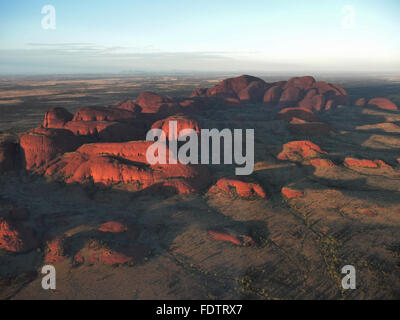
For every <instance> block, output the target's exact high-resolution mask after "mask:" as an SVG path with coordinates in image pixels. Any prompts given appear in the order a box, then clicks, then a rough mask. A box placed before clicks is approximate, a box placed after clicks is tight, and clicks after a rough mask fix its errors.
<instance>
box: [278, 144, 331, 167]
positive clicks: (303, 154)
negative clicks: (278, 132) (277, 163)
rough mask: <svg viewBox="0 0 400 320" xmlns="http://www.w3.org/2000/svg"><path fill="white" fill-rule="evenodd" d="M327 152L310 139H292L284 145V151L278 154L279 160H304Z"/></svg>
mask: <svg viewBox="0 0 400 320" xmlns="http://www.w3.org/2000/svg"><path fill="white" fill-rule="evenodd" d="M323 154H327V152H325V151H323V150H322V149H321V148H320V147H319V146H318V145H316V144H315V143H312V142H310V141H292V142H289V143H286V144H285V145H284V146H283V150H282V152H281V153H280V154H279V155H278V157H277V158H278V159H279V160H289V161H294V162H302V161H304V160H310V159H312V158H318V157H320V156H321V155H323Z"/></svg>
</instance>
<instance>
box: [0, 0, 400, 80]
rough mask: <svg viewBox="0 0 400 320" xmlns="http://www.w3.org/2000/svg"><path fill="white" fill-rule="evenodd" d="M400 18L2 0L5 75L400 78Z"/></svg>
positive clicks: (377, 1)
mask: <svg viewBox="0 0 400 320" xmlns="http://www.w3.org/2000/svg"><path fill="white" fill-rule="evenodd" d="M47 4H50V5H53V6H54V7H55V9H56V29H55V30H45V29H43V28H42V25H41V21H42V18H43V17H44V15H43V14H41V9H42V7H43V6H44V5H47ZM346 5H347V6H352V8H354V24H353V25H352V26H350V27H349V25H347V27H346V26H345V25H344V24H343V19H344V15H343V12H342V10H343V8H344V6H346ZM399 17H400V2H399V1H398V0H351V1H350V0H348V1H342V0H325V1H321V0H319V1H316V0H305V1H297V0H280V1H276V0H274V1H268V0H263V1H262V0H247V1H243V0H240V1H238V0H202V1H191V0H146V1H144V0H138V1H137V0H115V1H111V0H68V1H65V0H46V1H42V0H13V1H8V0H0V73H87V72H90V73H92V72H113V73H118V72H121V71H126V70H141V71H161V72H168V71H191V70H193V71H205V72H207V71H224V72H225V71H230V72H236V71H238V72H241V71H243V72H246V71H248V72H254V71H258V72H268V71H271V72H279V71H284V72H288V71H309V72H324V71H326V72H344V71H347V72H365V71H370V72H376V71H382V72H399V73H400V40H399V39H400V36H399V34H400V19H399Z"/></svg>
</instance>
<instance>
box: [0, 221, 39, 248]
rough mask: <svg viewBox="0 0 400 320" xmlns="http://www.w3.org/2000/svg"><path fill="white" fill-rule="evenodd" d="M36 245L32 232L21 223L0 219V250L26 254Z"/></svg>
mask: <svg viewBox="0 0 400 320" xmlns="http://www.w3.org/2000/svg"><path fill="white" fill-rule="evenodd" d="M37 245H38V241H37V239H36V237H35V236H34V233H33V230H32V229H31V228H29V227H27V226H25V225H24V224H23V223H22V222H16V221H13V220H11V219H6V218H4V217H0V249H4V250H6V251H10V252H16V253H20V252H27V251H30V250H32V249H34V248H36V247H37Z"/></svg>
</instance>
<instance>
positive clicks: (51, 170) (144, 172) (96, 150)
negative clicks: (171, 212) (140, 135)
mask: <svg viewBox="0 0 400 320" xmlns="http://www.w3.org/2000/svg"><path fill="white" fill-rule="evenodd" d="M151 144H152V142H148V141H132V142H127V143H98V144H87V145H83V146H82V147H80V148H79V149H78V150H77V151H76V152H73V153H67V154H64V155H63V156H62V157H61V158H60V159H59V160H58V161H55V162H53V163H52V164H51V165H50V166H49V167H48V168H47V170H46V175H49V176H55V177H60V178H62V179H63V180H64V181H65V182H66V183H74V182H75V183H86V182H94V183H98V184H103V185H107V186H111V185H115V184H120V183H123V184H125V185H130V186H131V187H133V188H134V189H135V190H137V191H139V190H144V189H149V188H151V189H154V188H157V189H158V188H159V189H167V190H171V191H174V192H177V193H180V194H182V193H192V192H196V191H198V190H200V189H202V188H204V187H205V186H206V185H207V184H208V181H209V173H208V170H207V169H206V168H205V167H203V166H200V165H196V166H194V165H183V164H179V163H178V164H156V165H150V164H148V163H147V160H146V151H147V149H148V147H149V146H150V145H151ZM167 154H168V151H167Z"/></svg>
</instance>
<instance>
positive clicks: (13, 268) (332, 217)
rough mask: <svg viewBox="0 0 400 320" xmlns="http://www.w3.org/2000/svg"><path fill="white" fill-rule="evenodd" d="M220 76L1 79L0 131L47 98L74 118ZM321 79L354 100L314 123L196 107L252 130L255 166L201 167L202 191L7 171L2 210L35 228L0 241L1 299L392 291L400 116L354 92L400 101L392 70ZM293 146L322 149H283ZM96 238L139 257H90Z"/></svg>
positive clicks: (399, 201) (22, 122)
mask: <svg viewBox="0 0 400 320" xmlns="http://www.w3.org/2000/svg"><path fill="white" fill-rule="evenodd" d="M224 78H227V76H225V75H221V76H198V77H194V76H193V77H190V76H176V77H156V76H143V77H117V76H115V77H107V76H104V77H97V78H95V77H64V78H61V77H53V78H49V77H43V78H33V77H32V78H18V77H16V78H3V79H2V80H1V81H0V131H1V133H2V135H3V137H5V136H8V137H9V136H10V135H11V136H13V139H15V140H18V139H19V137H20V136H21V135H22V134H23V133H24V132H26V131H27V130H29V129H32V128H35V127H37V126H39V125H40V124H41V123H42V122H43V118H44V113H45V112H46V111H48V110H49V109H51V108H53V107H62V108H65V109H67V110H68V111H70V112H71V113H75V112H76V111H77V110H78V109H80V108H82V107H90V106H99V105H102V106H104V105H111V104H114V103H115V102H117V101H121V100H127V99H135V98H136V97H137V96H138V95H139V93H140V92H142V91H152V92H156V93H158V94H160V95H163V96H164V95H168V96H172V97H187V96H190V94H191V92H192V91H193V90H194V89H196V88H201V87H212V86H214V85H216V84H217V83H218V82H219V81H220V80H222V79H224ZM262 78H263V79H264V80H266V81H267V82H274V81H279V80H287V79H289V77H286V76H285V77H271V76H269V77H262ZM316 78H317V77H316ZM318 80H321V77H318ZM322 80H327V81H329V82H332V83H336V84H339V85H340V86H341V87H343V88H344V89H346V90H347V92H348V93H349V101H348V103H346V104H341V105H337V106H335V107H334V108H330V109H327V110H324V111H323V112H322V111H321V112H317V111H315V112H313V113H312V114H315V115H316V116H317V117H318V118H319V119H318V121H316V123H317V124H316V125H315V130H316V131H315V132H313V130H311V131H309V129H307V130H305V131H304V130H302V129H299V128H302V125H303V124H304V123H303V122H304V119H301V117H300V119H297V117H296V119H294V120H293V119H290V120H291V121H290V122H288V121H286V120H285V119H283V118H282V117H279V116H277V114H278V113H279V112H280V110H281V109H280V108H278V107H270V106H266V105H265V104H263V103H253V102H249V103H246V104H244V105H241V106H236V107H235V106H234V107H220V108H217V107H215V108H211V109H206V110H205V112H202V113H200V114H196V119H197V120H198V122H199V123H200V124H202V126H203V127H206V128H217V129H223V128H231V129H234V128H242V129H255V171H254V173H253V174H252V175H251V176H248V177H236V176H235V172H234V169H235V166H233V165H213V166H209V168H208V170H209V171H210V181H209V182H208V183H207V185H206V186H205V187H203V188H202V189H201V190H200V191H198V192H194V193H185V194H175V193H172V192H169V191H168V190H163V191H157V192H141V191H136V190H135V191H131V190H129V188H128V189H127V188H126V187H124V186H122V185H121V184H113V185H112V186H110V185H105V186H102V185H98V184H93V183H71V184H70V183H65V181H60V180H57V179H51V178H49V177H48V176H46V175H43V174H38V173H37V172H32V171H29V170H24V169H15V170H10V171H8V172H6V173H4V174H3V175H0V216H4V217H6V218H7V217H9V219H11V220H13V221H14V222H15V221H16V222H15V223H17V224H18V223H20V224H22V223H23V224H24V225H25V226H28V227H29V228H31V229H32V230H33V233H34V238H35V241H36V242H37V243H35V245H33V248H30V250H27V251H24V252H12V251H10V250H4V249H0V298H1V299H399V298H400V111H399V110H397V111H396V110H384V109H379V108H377V107H376V106H371V105H368V104H366V105H364V106H356V105H355V102H356V101H357V100H358V99H359V98H362V97H364V98H366V101H368V100H369V99H370V98H374V97H383V98H389V99H390V100H392V101H393V102H394V103H395V104H397V105H398V106H400V78H394V77H381V76H379V77H378V76H376V77H374V76H371V77H368V78H367V77H365V78H356V77H342V78H341V77H339V76H338V77H336V78H335V79H332V78H329V79H328V78H327V79H324V78H322ZM298 126H300V127H298ZM307 128H308V127H307ZM311 128H314V126H311ZM327 128H328V129H327ZM297 129H299V130H297ZM293 141H297V142H298V141H309V142H312V143H313V145H315V146H317V147H319V148H320V149H313V148H314V147H313V146H312V147H311V150H313V152H314V151H315V153H314V154H313V155H311V156H310V155H309V154H307V155H306V154H305V152H304V150H300V149H296V148H298V147H299V145H297V146H295V148H294V150H289V152H286V153H285V145H286V148H288V145H287V144H288V143H290V142H293ZM307 150H310V149H307ZM286 151H287V150H286ZM379 160H380V161H379ZM221 178H230V179H240V180H243V181H245V182H251V183H254V184H255V185H257V186H260V187H261V188H262V189H263V190H264V192H265V197H262V196H259V195H258V194H257V193H256V192H252V193H251V196H247V195H243V194H241V193H240V190H239V189H237V190H235V188H227V189H226V190H225V189H224V188H218V183H217V182H218V181H220V179H221ZM65 180H66V181H67V180H68V179H67V178H66V179H65ZM253 191H254V190H253ZM7 219H8V218H7ZM107 222H121V224H117V223H114V224H109V225H108V226H110V225H111V226H112V227H117V229H118V228H121V230H117V231H115V230H114V231H113V232H106V231H107V230H105V229H106V228H104V225H103V228H101V227H100V228H99V226H101V225H102V224H104V223H107ZM212 230H220V231H212ZM108 231H109V230H108ZM213 236H214V239H213ZM216 239H217V240H229V239H230V240H232V241H216ZM238 239H239V240H240V239H241V240H243V242H240V241H239V240H238ZM58 240H59V242H60V243H61V244H59V243H56V244H55V242H54V241H58ZM244 240H246V241H244ZM4 241H5V240H4ZM103 242H105V243H108V244H109V246H111V247H112V248H113V246H114V245H115V246H116V247H118V246H123V247H124V248H127V249H128V251H129V250H132V252H133V253H132V255H129V254H127V255H128V256H129V257H131V256H132V257H133V258H132V259H130V260H127V263H125V261H123V259H122V260H121V263H111V264H108V263H96V262H99V261H98V260H96V259H92V257H93V255H94V254H96V253H98V252H99V250H100V249H102V248H104V247H103ZM52 245H54V247H55V249H54V248H53V247H52ZM99 248H100V249H99ZM53 249H54V250H55V251H57V250H59V251H62V252H58V251H57V252H50V253H51V254H53V256H54V259H53V261H54V262H56V263H55V264H56V270H57V289H56V290H49V291H46V290H44V289H42V286H41V280H42V275H41V273H40V271H41V268H42V266H43V265H45V264H48V263H46V261H45V260H46V256H48V254H49V251H51V250H53ZM96 250H97V251H96ZM110 250H111V249H110ZM78 251H79V252H78ZM107 252H108V251H107ZM110 252H111V251H110ZM112 254H113V253H111V256H112ZM86 256H88V257H89V258H86V260H85V259H84V258H82V257H86ZM112 257H113V258H115V259H116V260H118V259H117V258H120V256H118V257H117V258H116V257H115V256H112ZM124 257H125V256H124ZM100 260H101V259H100ZM88 261H90V262H89V263H87V262H88ZM104 261H105V260H104ZM346 265H353V266H354V267H355V269H356V272H357V281H356V282H357V288H356V289H355V290H344V289H343V288H342V285H341V281H342V278H343V277H344V275H343V274H341V269H342V267H344V266H346Z"/></svg>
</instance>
